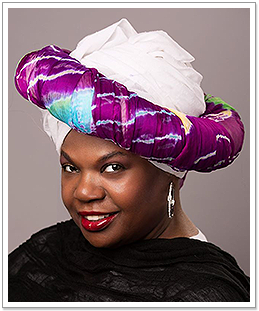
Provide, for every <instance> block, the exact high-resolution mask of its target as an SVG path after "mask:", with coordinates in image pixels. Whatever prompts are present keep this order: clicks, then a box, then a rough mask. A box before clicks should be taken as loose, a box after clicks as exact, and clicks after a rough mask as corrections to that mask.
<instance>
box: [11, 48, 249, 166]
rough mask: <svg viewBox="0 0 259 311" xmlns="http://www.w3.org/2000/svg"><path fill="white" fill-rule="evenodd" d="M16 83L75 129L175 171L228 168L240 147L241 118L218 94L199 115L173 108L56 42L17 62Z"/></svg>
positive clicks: (24, 94)
mask: <svg viewBox="0 0 259 311" xmlns="http://www.w3.org/2000/svg"><path fill="white" fill-rule="evenodd" d="M15 84H16V87H17V89H18V91H19V92H20V94H21V95H22V96H23V97H24V98H26V99H27V100H29V101H31V102H32V103H34V104H35V105H37V106H38V107H40V108H43V109H48V110H49V111H50V113H51V114H52V115H53V116H55V117H56V118H58V119H59V120H60V121H62V122H65V123H66V124H68V125H69V126H70V127H71V128H73V129H76V130H77V131H80V132H83V133H86V134H90V135H94V136H97V137H100V138H103V139H108V140H112V141H113V142H114V143H116V144H117V145H118V146H120V147H122V148H124V149H126V150H130V151H132V152H134V153H136V154H139V155H140V156H142V157H145V158H147V159H149V160H153V161H157V162H160V163H165V164H167V165H169V166H171V167H172V168H173V169H174V170H176V171H185V170H196V171H201V172H210V171H212V170H215V169H219V168H222V167H225V166H227V165H229V164H230V163H231V162H232V161H233V160H234V159H235V158H236V157H237V156H238V154H239V152H240V150H241V148H242V144H243V139H244V127H243V124H242V122H241V120H240V117H239V115H238V113H237V112H236V111H235V110H234V109H233V108H232V107H231V106H229V105H228V104H226V103H225V102H224V101H222V100H221V99H220V98H218V97H213V96H211V95H205V102H206V111H205V113H204V114H203V115H201V116H200V117H194V116H188V115H185V114H183V113H181V112H178V111H170V110H168V109H167V108H164V107H160V106H158V105H155V104H153V103H151V102H149V101H147V100H145V99H143V98H141V97H139V96H138V95H137V94H135V93H134V92H130V91H128V90H127V88H126V87H125V86H123V85H122V84H120V83H118V82H116V81H113V80H109V79H107V78H106V77H105V76H103V75H102V74H101V73H99V72H98V71H97V70H96V69H94V68H86V67H85V66H83V65H82V64H80V63H79V62H78V61H77V60H75V59H73V58H71V57H70V56H69V55H68V53H67V52H66V51H64V50H62V49H60V48H59V47H57V46H47V47H45V48H43V49H42V50H39V51H36V52H32V53H29V54H27V55H26V56H25V57H24V58H23V59H22V60H21V61H20V63H19V64H18V67H17V71H16V76H15Z"/></svg>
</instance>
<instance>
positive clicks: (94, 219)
mask: <svg viewBox="0 0 259 311" xmlns="http://www.w3.org/2000/svg"><path fill="white" fill-rule="evenodd" d="M108 216H110V214H105V215H90V216H83V217H84V218H86V219H87V220H89V221H97V220H101V219H103V218H106V217H108Z"/></svg>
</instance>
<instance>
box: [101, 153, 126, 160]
mask: <svg viewBox="0 0 259 311" xmlns="http://www.w3.org/2000/svg"><path fill="white" fill-rule="evenodd" d="M117 155H121V156H126V157H127V154H126V153H124V152H121V151H113V152H110V153H107V154H106V155H104V156H102V157H101V158H100V159H98V162H104V161H107V160H109V159H110V158H112V157H115V156H117Z"/></svg>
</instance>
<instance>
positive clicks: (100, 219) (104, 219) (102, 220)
mask: <svg viewBox="0 0 259 311" xmlns="http://www.w3.org/2000/svg"><path fill="white" fill-rule="evenodd" d="M78 214H79V215H80V216H81V223H82V226H83V227H84V228H85V229H86V230H87V231H100V230H103V229H104V228H106V227H107V226H109V225H110V224H111V223H112V221H113V220H114V219H115V217H116V216H117V215H118V212H116V213H106V214H104V213H101V212H79V213H78Z"/></svg>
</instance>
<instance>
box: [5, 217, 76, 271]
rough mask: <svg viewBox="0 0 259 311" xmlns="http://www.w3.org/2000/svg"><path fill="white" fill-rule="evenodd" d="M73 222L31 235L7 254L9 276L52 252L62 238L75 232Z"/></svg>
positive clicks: (52, 226)
mask: <svg viewBox="0 0 259 311" xmlns="http://www.w3.org/2000/svg"><path fill="white" fill-rule="evenodd" d="M76 228H77V227H76V225H75V224H74V222H73V220H67V221H64V222H60V223H57V224H55V225H51V226H50V227H47V228H44V229H41V230H40V231H38V232H36V233H34V234H32V236H31V237H30V238H29V239H28V240H26V241H25V242H24V243H22V244H21V245H20V246H18V247H17V248H16V249H15V250H13V251H12V252H11V253H10V254H9V266H8V267H9V274H15V273H17V271H18V270H19V268H21V267H22V266H23V265H24V264H26V263H28V262H30V261H34V259H35V257H39V255H40V254H41V255H44V254H46V253H48V255H50V253H51V252H52V250H53V249H55V248H57V247H58V245H60V242H61V241H62V240H63V237H64V236H65V235H66V234H68V233H69V232H71V231H72V230H76Z"/></svg>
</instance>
